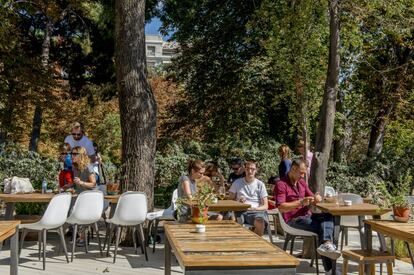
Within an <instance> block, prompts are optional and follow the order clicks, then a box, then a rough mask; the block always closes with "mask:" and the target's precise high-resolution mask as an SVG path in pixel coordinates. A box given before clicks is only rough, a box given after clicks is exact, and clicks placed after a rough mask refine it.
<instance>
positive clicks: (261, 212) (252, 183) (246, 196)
mask: <svg viewBox="0 0 414 275" xmlns="http://www.w3.org/2000/svg"><path fill="white" fill-rule="evenodd" d="M244 168H245V172H246V176H245V177H242V178H239V179H237V180H236V181H234V182H233V184H232V185H231V187H230V190H229V192H230V199H232V200H238V201H240V202H242V203H246V204H250V208H249V209H247V211H245V212H239V213H237V215H238V217H240V218H242V220H243V221H244V222H243V223H247V224H250V225H252V226H254V233H256V234H257V235H259V236H263V234H264V230H265V228H266V226H268V225H269V222H268V220H267V215H266V213H265V211H266V210H267V208H268V201H267V191H266V187H265V185H264V183H263V182H261V181H260V180H258V179H256V172H257V165H256V162H255V161H254V160H248V161H246V163H245V166H244Z"/></svg>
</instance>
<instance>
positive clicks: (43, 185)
mask: <svg viewBox="0 0 414 275" xmlns="http://www.w3.org/2000/svg"><path fill="white" fill-rule="evenodd" d="M46 189H47V181H46V179H43V181H42V194H46Z"/></svg>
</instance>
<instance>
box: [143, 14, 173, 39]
mask: <svg viewBox="0 0 414 275" xmlns="http://www.w3.org/2000/svg"><path fill="white" fill-rule="evenodd" d="M160 27H161V21H160V19H159V18H158V17H153V18H152V19H151V22H149V23H147V24H146V25H145V34H159V33H160V32H159V31H158V29H159V28H160ZM170 36H171V35H167V36H165V37H163V39H164V40H167V39H168V38H170Z"/></svg>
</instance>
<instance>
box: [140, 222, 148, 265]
mask: <svg viewBox="0 0 414 275" xmlns="http://www.w3.org/2000/svg"><path fill="white" fill-rule="evenodd" d="M138 228H139V231H140V232H141V234H140V236H141V238H142V242H141V244H142V247H143V248H144V254H145V260H146V261H147V262H148V254H147V246H146V245H145V244H146V240H145V234H144V227H143V226H142V224H140V225H138Z"/></svg>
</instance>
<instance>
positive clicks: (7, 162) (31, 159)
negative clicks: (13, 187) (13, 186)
mask: <svg viewBox="0 0 414 275" xmlns="http://www.w3.org/2000/svg"><path fill="white" fill-rule="evenodd" d="M59 167H60V166H59V163H58V161H57V160H55V159H50V158H44V157H41V156H40V155H39V154H37V153H35V152H31V151H25V150H23V149H22V148H20V147H18V146H17V145H13V144H3V145H2V146H1V147H0V181H1V182H3V180H4V179H5V178H8V177H13V176H17V177H23V178H29V179H30V182H31V183H32V185H33V187H34V188H35V189H41V185H42V180H43V179H45V180H46V181H47V182H48V187H49V188H52V189H53V188H54V187H55V186H56V185H57V184H58V183H57V175H58V171H59ZM43 208H44V205H42V204H37V203H18V204H17V205H16V213H17V214H28V215H34V214H40V213H41V212H42V210H43Z"/></svg>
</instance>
